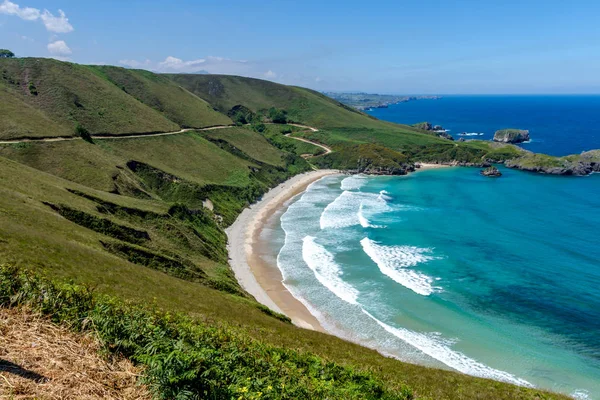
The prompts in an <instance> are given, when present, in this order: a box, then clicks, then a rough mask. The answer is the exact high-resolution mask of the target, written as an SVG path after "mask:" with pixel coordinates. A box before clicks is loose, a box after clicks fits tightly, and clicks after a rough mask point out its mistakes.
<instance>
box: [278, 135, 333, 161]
mask: <svg viewBox="0 0 600 400" xmlns="http://www.w3.org/2000/svg"><path fill="white" fill-rule="evenodd" d="M313 132H317V131H313ZM285 136H287V137H289V138H290V139H295V140H299V141H301V142H304V143H308V144H312V145H313V146H317V147H320V148H322V149H323V150H325V153H323V154H320V155H323V156H324V155H325V154H329V153H331V152H333V150H331V147H327V146H325V145H322V144H319V143H317V142H312V141H310V140H308V139H303V138H299V137H294V136H290V134H289V133H288V134H287V135H285Z"/></svg>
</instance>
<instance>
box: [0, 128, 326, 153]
mask: <svg viewBox="0 0 600 400" xmlns="http://www.w3.org/2000/svg"><path fill="white" fill-rule="evenodd" d="M268 124H269V125H282V124H273V123H268ZM286 125H291V126H295V127H298V128H304V129H308V130H310V131H312V132H318V131H319V130H318V129H317V128H313V127H312V126H308V125H301V124H286ZM234 127H235V125H216V126H209V127H206V128H185V129H180V130H178V131H173V132H157V133H134V134H130V135H93V136H92V139H94V140H109V139H110V140H117V139H140V138H148V137H156V136H170V135H178V134H181V133H186V132H191V131H212V130H216V129H227V128H234ZM286 136H287V137H290V138H292V139H295V140H299V141H301V142H305V143H309V144H312V145H314V146H317V147H320V148H322V149H324V150H325V154H329V153H331V152H332V150H331V149H330V148H329V147H327V146H324V145H322V144H319V143H315V142H311V141H310V140H308V139H302V138H297V137H293V136H289V134H288V135H286ZM70 140H82V139H81V138H80V137H78V136H62V137H61V136H59V137H51V138H37V139H36V138H27V139H9V140H0V144H18V143H33V142H66V141H70Z"/></svg>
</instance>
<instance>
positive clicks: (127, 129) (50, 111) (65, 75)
mask: <svg viewBox="0 0 600 400" xmlns="http://www.w3.org/2000/svg"><path fill="white" fill-rule="evenodd" d="M0 69H2V73H3V79H2V81H1V82H2V83H1V85H2V86H4V87H5V88H8V91H9V93H10V94H11V95H12V97H13V98H15V99H17V100H15V101H19V100H20V101H23V102H25V103H27V104H29V105H31V106H33V107H34V108H35V109H38V110H41V111H42V112H44V114H45V115H47V116H48V118H50V119H52V120H53V121H56V122H57V123H59V124H61V125H63V126H64V127H65V130H64V131H63V132H62V133H61V134H62V135H66V136H68V135H73V130H74V128H75V126H76V124H78V123H79V124H81V125H82V126H84V127H85V128H86V129H88V130H89V132H90V133H92V134H98V133H113V134H119V133H131V132H152V131H162V132H166V131H173V130H176V129H177V128H179V126H178V125H177V124H176V123H174V122H172V121H170V120H168V119H167V118H166V117H165V116H164V115H161V114H160V113H159V112H158V111H155V110H153V109H151V108H149V107H147V106H145V105H144V104H142V103H140V102H139V101H137V100H136V99H135V98H133V97H131V96H130V95H128V94H127V93H125V92H124V91H122V90H121V89H119V88H118V87H117V86H115V85H113V84H112V83H110V82H109V81H108V80H106V79H103V78H101V77H100V76H98V75H97V74H95V73H94V72H93V71H92V70H90V69H89V68H88V67H86V66H83V65H78V64H71V63H65V62H60V61H56V60H51V59H36V58H23V59H12V60H11V59H8V60H2V61H0ZM11 82H12V83H11ZM30 84H32V85H34V86H35V88H36V91H37V95H33V94H31V91H30V90H29V85H30ZM11 101H12V100H11ZM23 112H24V113H26V115H29V114H30V113H31V110H29V109H24V110H23ZM40 129H42V128H41V127H40ZM13 136H16V135H13ZM20 136H24V135H20ZM40 136H47V135H46V134H43V132H42V133H40Z"/></svg>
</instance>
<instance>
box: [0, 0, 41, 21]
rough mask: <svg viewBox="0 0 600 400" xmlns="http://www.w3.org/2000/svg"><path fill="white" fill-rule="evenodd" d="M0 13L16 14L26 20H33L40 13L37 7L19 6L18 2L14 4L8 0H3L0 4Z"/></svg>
mask: <svg viewBox="0 0 600 400" xmlns="http://www.w3.org/2000/svg"><path fill="white" fill-rule="evenodd" d="M0 14H7V15H16V16H17V17H19V18H21V19H24V20H26V21H35V20H37V19H38V18H39V17H40V15H41V13H40V10H38V9H37V8H31V7H23V8H21V7H20V6H19V5H18V4H15V3H13V2H10V1H8V0H4V2H3V3H2V4H0Z"/></svg>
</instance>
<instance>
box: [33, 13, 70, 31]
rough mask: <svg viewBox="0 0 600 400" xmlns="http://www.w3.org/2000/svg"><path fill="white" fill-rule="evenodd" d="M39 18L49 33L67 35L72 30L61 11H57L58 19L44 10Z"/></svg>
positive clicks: (67, 19)
mask: <svg viewBox="0 0 600 400" xmlns="http://www.w3.org/2000/svg"><path fill="white" fill-rule="evenodd" d="M41 18H42V22H43V23H44V26H45V27H46V29H48V30H49V31H50V32H56V33H69V32H73V30H74V29H73V25H71V24H70V23H69V18H67V16H66V15H65V12H64V11H63V10H58V17H55V16H54V15H52V13H51V12H50V11H48V10H44V13H43V14H42V16H41Z"/></svg>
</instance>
